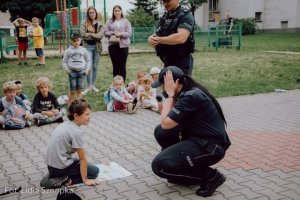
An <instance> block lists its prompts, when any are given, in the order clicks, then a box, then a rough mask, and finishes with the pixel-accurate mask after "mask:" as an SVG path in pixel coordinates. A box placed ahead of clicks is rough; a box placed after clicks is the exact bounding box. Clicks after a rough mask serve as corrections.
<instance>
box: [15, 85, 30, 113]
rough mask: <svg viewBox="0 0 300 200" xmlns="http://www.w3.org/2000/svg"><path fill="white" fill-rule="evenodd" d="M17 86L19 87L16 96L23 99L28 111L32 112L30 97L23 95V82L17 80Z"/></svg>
mask: <svg viewBox="0 0 300 200" xmlns="http://www.w3.org/2000/svg"><path fill="white" fill-rule="evenodd" d="M15 84H16V86H17V90H16V95H17V96H18V97H20V98H21V99H22V101H23V103H24V104H25V106H26V109H27V110H29V111H31V107H30V106H31V102H30V100H29V98H28V96H27V95H26V94H24V93H23V85H22V81H19V80H17V81H15Z"/></svg>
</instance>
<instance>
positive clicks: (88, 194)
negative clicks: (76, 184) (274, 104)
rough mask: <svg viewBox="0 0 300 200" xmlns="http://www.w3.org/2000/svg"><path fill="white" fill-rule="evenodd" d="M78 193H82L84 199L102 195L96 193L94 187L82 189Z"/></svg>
mask: <svg viewBox="0 0 300 200" xmlns="http://www.w3.org/2000/svg"><path fill="white" fill-rule="evenodd" d="M79 194H80V195H83V196H84V197H85V198H86V199H93V198H94V197H101V196H104V195H102V194H99V193H97V192H96V189H95V188H91V189H88V190H83V191H81V192H80V193H79Z"/></svg>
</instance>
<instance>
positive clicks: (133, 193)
mask: <svg viewBox="0 0 300 200" xmlns="http://www.w3.org/2000/svg"><path fill="white" fill-rule="evenodd" d="M120 194H121V195H123V196H125V197H127V199H130V200H140V199H145V197H143V196H141V195H140V194H139V193H138V191H137V190H130V191H126V192H121V193H120Z"/></svg>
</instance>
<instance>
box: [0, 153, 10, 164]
mask: <svg viewBox="0 0 300 200" xmlns="http://www.w3.org/2000/svg"><path fill="white" fill-rule="evenodd" d="M9 161H12V158H11V157H10V156H9V155H5V156H1V157H0V163H4V162H9Z"/></svg>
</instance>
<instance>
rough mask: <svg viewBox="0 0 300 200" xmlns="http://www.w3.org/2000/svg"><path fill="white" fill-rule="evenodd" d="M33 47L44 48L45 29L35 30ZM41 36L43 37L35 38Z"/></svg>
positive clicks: (37, 28)
mask: <svg viewBox="0 0 300 200" xmlns="http://www.w3.org/2000/svg"><path fill="white" fill-rule="evenodd" d="M32 34H33V36H34V37H33V46H34V48H35V49H36V48H44V37H43V28H42V27H41V26H38V27H34V29H33V32H32ZM35 35H41V36H35Z"/></svg>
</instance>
